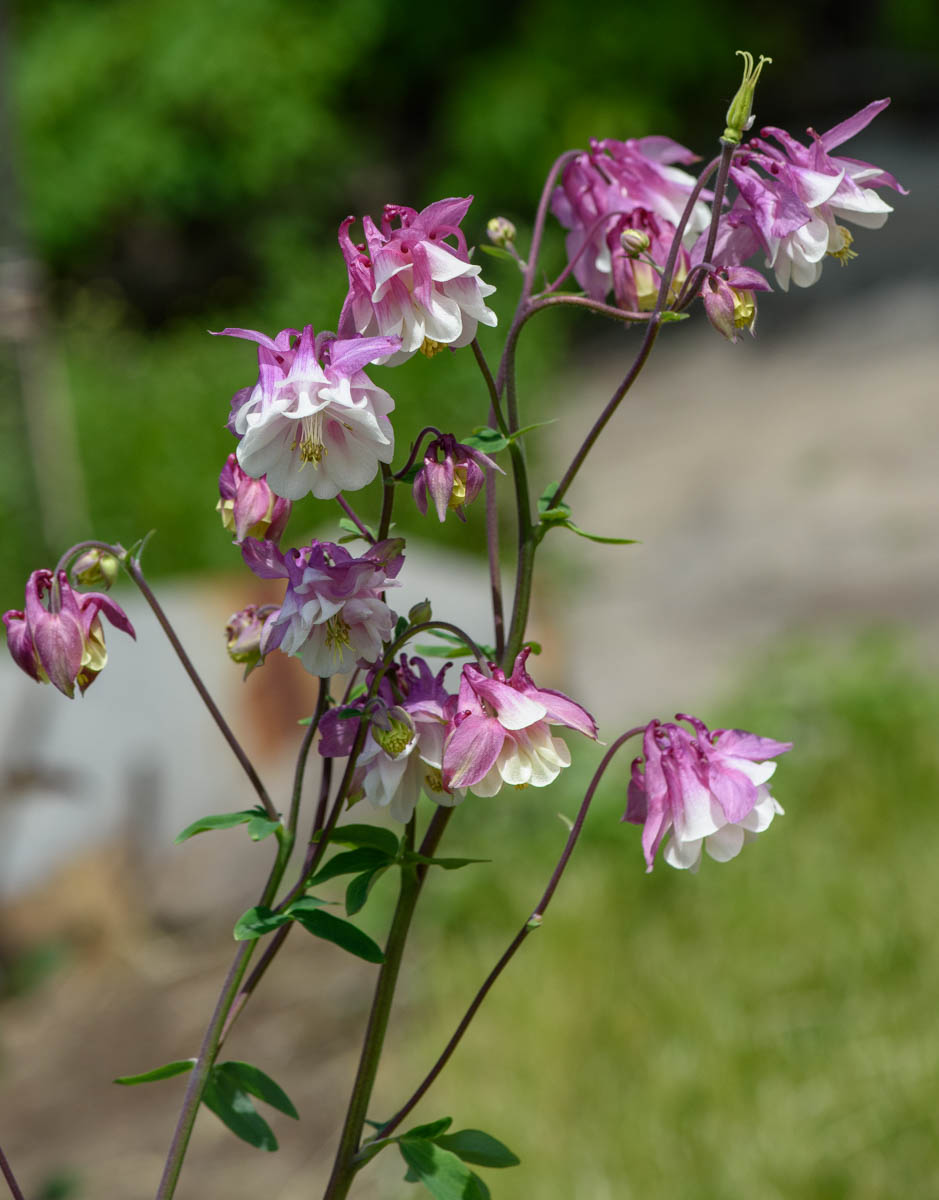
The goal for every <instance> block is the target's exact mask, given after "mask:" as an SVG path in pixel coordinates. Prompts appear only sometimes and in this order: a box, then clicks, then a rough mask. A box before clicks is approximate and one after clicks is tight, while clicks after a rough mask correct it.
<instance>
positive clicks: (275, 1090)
mask: <svg viewBox="0 0 939 1200" xmlns="http://www.w3.org/2000/svg"><path fill="white" fill-rule="evenodd" d="M221 1072H224V1074H225V1075H226V1076H227V1077H228V1078H229V1079H231V1080H232V1082H233V1083H234V1084H235V1086H236V1087H239V1088H241V1090H242V1091H245V1092H250V1093H251V1095H252V1096H257V1098H258V1099H259V1100H263V1101H264V1103H265V1104H269V1105H270V1106H271V1108H276V1109H277V1111H278V1112H282V1113H284V1114H285V1115H286V1116H288V1117H293V1119H294V1120H295V1121H299V1120H300V1114H299V1113H298V1112H297V1110H296V1108H295V1107H294V1104H293V1101H292V1100H291V1099H290V1097H289V1096H288V1095H287V1093H286V1092H285V1091H284V1089H283V1088H282V1087H281V1086H280V1084H279V1083H275V1082H274V1080H273V1079H271V1077H270V1075H267V1074H265V1073H264V1071H262V1070H261V1068H260V1067H255V1066H252V1065H251V1063H246V1062H235V1061H229V1062H223V1063H219V1064H218V1066H217V1067H216V1068H215V1073H216V1074H219V1073H221Z"/></svg>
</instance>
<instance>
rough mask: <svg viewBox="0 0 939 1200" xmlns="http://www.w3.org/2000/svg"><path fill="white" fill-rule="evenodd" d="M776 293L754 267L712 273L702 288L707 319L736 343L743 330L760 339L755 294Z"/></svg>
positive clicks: (722, 268) (724, 268) (721, 269)
mask: <svg viewBox="0 0 939 1200" xmlns="http://www.w3.org/2000/svg"><path fill="white" fill-rule="evenodd" d="M772 290H773V289H772V288H771V287H770V285H769V284H768V283H767V282H766V280H765V279H764V278H763V276H762V275H761V274H760V273H759V271H755V270H753V268H752V267H721V268H720V270H718V271H709V272H708V274H707V276H706V277H705V280H704V284H703V285H702V287H701V296H702V298H703V300H704V311H705V312H706V313H707V318H708V320H709V321H710V322H711V324H712V325H713V326H714V328H715V329H716V330H717V332H718V333H720V334H723V336H724V337H725V338H727V339H728V341H731V342H736V341H737V339H738V337H739V336H740V334H739V331H740V330H741V329H749V330H750V334H751V336H755V335H756V296H754V294H753V293H754V292H771V291H772Z"/></svg>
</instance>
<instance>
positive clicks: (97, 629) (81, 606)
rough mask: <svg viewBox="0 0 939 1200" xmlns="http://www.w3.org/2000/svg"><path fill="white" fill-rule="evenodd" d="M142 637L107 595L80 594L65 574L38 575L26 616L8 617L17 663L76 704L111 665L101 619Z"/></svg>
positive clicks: (31, 579) (28, 586)
mask: <svg viewBox="0 0 939 1200" xmlns="http://www.w3.org/2000/svg"><path fill="white" fill-rule="evenodd" d="M102 613H103V614H104V616H106V617H107V618H108V620H109V621H110V622H111V624H112V625H114V626H116V628H118V629H120V630H122V631H123V632H124V633H129V634H130V636H131V637H136V634H135V633H134V627H133V625H131V623H130V621H129V619H128V617H127V614H126V613H125V612H124V610H123V609H122V608H121V606H120V605H119V604H115V602H114V601H113V600H112V599H111V598H110V597H109V596H105V595H103V594H102V593H101V592H76V591H73V590H72V587H71V585H70V584H69V582H68V576H67V575H66V573H65V572H64V571H59V574H58V578H57V579H55V578H54V577H53V574H52V572H51V571H46V570H41V571H33V573H32V575H30V577H29V581H28V583H27V584H26V608H25V612H20V611H17V610H16V609H10V611H9V612H5V613H4V614H3V623H4V625H5V626H6V630H7V645H8V646H9V649H10V654H11V656H12V658H13V661H14V662H15V663H16V665H17V666H18V667H20V668H21V670H23V671H25V672H26V674H27V675H28V676H29V677H30V678H31V679H35V680H36V682H37V683H52V684H54V685H55V687H57V688H58V689H59V691H60V692H62V694H63V695H65V696H68V697H69V699H73V698H74V696H75V684H76V683H77V684H78V687H79V690H80V691H81V692H82V693H83V694H84V693H85V692H86V691H87V690H88V688H90V687H91V685H92V684H93V683H94V681H95V679H96V678H97V677H98V675H99V674H100V673H101V671H102V670H103V669H104V667H105V665H106V663H107V661H108V652H107V648H106V647H105V644H104V629H103V628H102V625H101V617H100V614H102Z"/></svg>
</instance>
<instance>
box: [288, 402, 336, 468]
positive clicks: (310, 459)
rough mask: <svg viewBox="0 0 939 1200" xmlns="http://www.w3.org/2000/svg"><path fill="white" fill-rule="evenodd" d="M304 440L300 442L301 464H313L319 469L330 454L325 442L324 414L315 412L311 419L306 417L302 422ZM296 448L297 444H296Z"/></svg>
mask: <svg viewBox="0 0 939 1200" xmlns="http://www.w3.org/2000/svg"><path fill="white" fill-rule="evenodd" d="M300 425H301V428H302V430H303V438H302V440H301V442H300V462H301V463H304V464H306V463H312V464H313V466H314V467H318V466H319V465H320V463H321V462H322V460H323V459H324V458H325V457H326V455H327V454H328V453H329V450H328V449H327V447H326V444H325V443H324V441H323V413H322V410H320V412H315V413H314V414H313V415H312V416H311V417H304V418H303V419H302V421H301V422H300ZM294 446H296V442H294Z"/></svg>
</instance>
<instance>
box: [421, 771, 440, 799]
mask: <svg viewBox="0 0 939 1200" xmlns="http://www.w3.org/2000/svg"><path fill="white" fill-rule="evenodd" d="M424 783H425V784H426V785H427V788H428V790H429V791H431V792H438V793H439V792H442V791H443V779H442V777H441V775H440V771H439V769H438V768H437V767H431V769H430V770H429V771H427V772H425V774H424Z"/></svg>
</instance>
